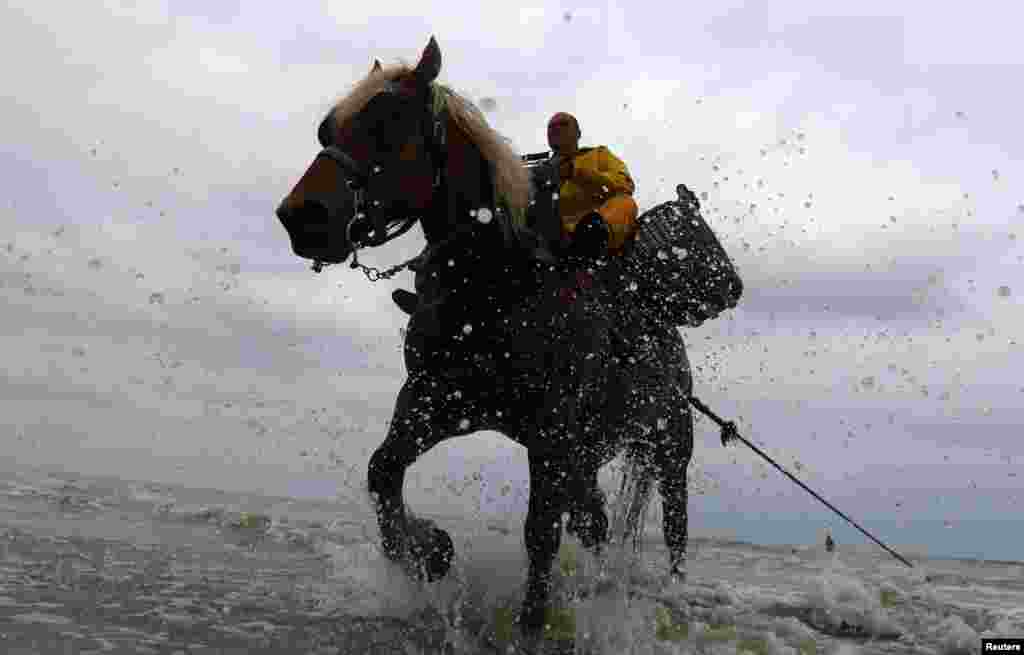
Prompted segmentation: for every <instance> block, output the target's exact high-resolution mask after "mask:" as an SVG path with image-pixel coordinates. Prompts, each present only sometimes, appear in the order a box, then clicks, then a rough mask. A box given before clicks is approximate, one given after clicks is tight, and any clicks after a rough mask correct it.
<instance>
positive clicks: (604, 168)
mask: <svg viewBox="0 0 1024 655" xmlns="http://www.w3.org/2000/svg"><path fill="white" fill-rule="evenodd" d="M635 189H636V185H635V184H634V183H633V178H631V177H630V175H629V169H627V168H626V164H625V163H623V162H622V160H621V159H619V158H618V157H616V156H615V155H613V154H612V153H611V151H609V150H608V148H607V147H605V146H597V147H594V148H580V149H579V151H577V153H576V155H575V156H574V157H573V174H572V177H571V178H568V179H562V180H561V184H560V185H559V189H558V214H559V216H560V217H561V219H562V235H563V236H564V237H567V236H568V235H570V234H572V233H573V231H574V230H575V229H576V224H577V223H578V222H579V220H580V219H581V218H583V217H584V216H585V215H586V214H588V213H590V212H592V211H597V212H599V213H601V215H602V216H604V218H605V221H606V222H607V223H608V228H609V232H610V235H609V243H608V249H609V251H612V252H616V251H618V250H620V249H621V248H622V246H623V245H624V244H625V242H626V240H627V239H629V237H631V236H633V234H634V233H635V232H636V229H637V225H636V217H637V208H636V203H635V202H633V200H632V195H633V191H634V190H635Z"/></svg>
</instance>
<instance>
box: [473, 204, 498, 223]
mask: <svg viewBox="0 0 1024 655" xmlns="http://www.w3.org/2000/svg"><path fill="white" fill-rule="evenodd" d="M493 218H494V214H493V213H492V212H491V210H490V209H488V208H487V207H481V208H480V209H478V210H477V212H476V220H478V221H480V222H481V223H483V224H484V225H487V224H488V223H490V222H491V219H493Z"/></svg>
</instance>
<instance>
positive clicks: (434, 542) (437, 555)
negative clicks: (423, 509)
mask: <svg viewBox="0 0 1024 655" xmlns="http://www.w3.org/2000/svg"><path fill="white" fill-rule="evenodd" d="M409 550H410V553H409V554H410V556H411V557H412V559H413V561H415V562H416V571H417V573H419V576H418V577H420V578H421V579H423V580H425V581H426V582H437V581H438V580H440V579H442V578H444V576H446V575H448V571H449V569H451V568H452V559H453V558H454V557H455V544H453V543H452V538H451V537H450V536H448V533H447V532H445V531H444V530H442V529H441V528H437V527H435V528H433V534H432V535H431V539H430V543H429V544H426V545H420V544H414V545H412V546H411V547H410V549H409Z"/></svg>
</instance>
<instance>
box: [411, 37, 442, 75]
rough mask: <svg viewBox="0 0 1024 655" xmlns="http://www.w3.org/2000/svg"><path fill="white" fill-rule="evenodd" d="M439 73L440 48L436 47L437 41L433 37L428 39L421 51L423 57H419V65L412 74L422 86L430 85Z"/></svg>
mask: <svg viewBox="0 0 1024 655" xmlns="http://www.w3.org/2000/svg"><path fill="white" fill-rule="evenodd" d="M440 72H441V48H440V47H438V45H437V40H435V39H434V37H430V42H429V43H427V47H426V48H424V49H423V56H422V57H420V63H418V64H416V68H415V70H413V73H415V74H416V77H417V79H419V81H420V82H422V83H423V84H430V83H431V82H433V81H434V80H436V79H437V76H438V74H439V73H440Z"/></svg>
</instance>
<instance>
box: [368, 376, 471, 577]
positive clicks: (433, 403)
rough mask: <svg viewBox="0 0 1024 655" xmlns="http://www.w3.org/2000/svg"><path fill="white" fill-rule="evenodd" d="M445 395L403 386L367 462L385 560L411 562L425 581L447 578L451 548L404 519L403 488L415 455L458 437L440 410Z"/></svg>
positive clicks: (410, 383)
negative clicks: (383, 433) (384, 433)
mask: <svg viewBox="0 0 1024 655" xmlns="http://www.w3.org/2000/svg"><path fill="white" fill-rule="evenodd" d="M444 390H445V388H444V387H442V386H440V385H433V386H431V385H429V383H427V382H426V381H422V382H417V381H414V380H413V379H409V380H406V382H405V384H404V385H403V386H402V390H401V391H400V392H399V394H398V399H397V400H396V402H395V411H394V414H393V415H392V418H391V425H390V427H389V429H388V435H387V437H386V438H385V439H384V443H382V444H381V445H380V447H378V448H377V450H376V451H375V452H374V453H373V456H372V457H370V466H369V471H368V473H367V482H368V485H367V486H368V490H369V492H370V497H371V498H372V499H373V502H374V505H375V510H376V512H377V523H378V527H379V528H380V534H381V542H382V543H381V547H382V549H383V551H384V554H385V555H386V556H387V557H388V558H389V559H391V560H393V561H401V560H406V561H410V563H411V564H414V565H415V571H416V572H418V573H419V575H421V576H422V577H425V578H426V579H427V580H429V581H433V580H437V579H440V578H442V577H444V575H445V574H446V573H447V572H448V568H449V567H450V565H451V559H452V556H453V555H454V547H453V545H452V542H451V539H450V538H449V536H448V535H447V533H445V532H444V531H443V530H441V529H439V528H436V527H434V526H433V525H432V524H430V523H429V522H426V521H422V520H416V519H413V518H412V517H410V516H407V515H406V511H405V502H404V499H403V495H402V487H403V485H404V483H405V472H406V469H408V468H409V467H410V466H411V465H412V464H413V462H415V461H416V460H417V459H418V458H419V457H420V455H422V454H423V453H425V452H426V451H428V450H430V449H431V448H433V447H434V446H435V445H437V444H438V443H439V442H441V441H443V440H444V439H446V438H447V437H449V436H455V435H456V434H457V432H458V428H457V427H456V426H455V425H454V424H451V425H449V423H451V421H453V420H454V419H453V417H452V416H450V414H451V409H448V410H446V408H445V404H446V403H445V399H444ZM448 404H449V405H453V404H454V403H448ZM464 431H465V430H463V432H464Z"/></svg>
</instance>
